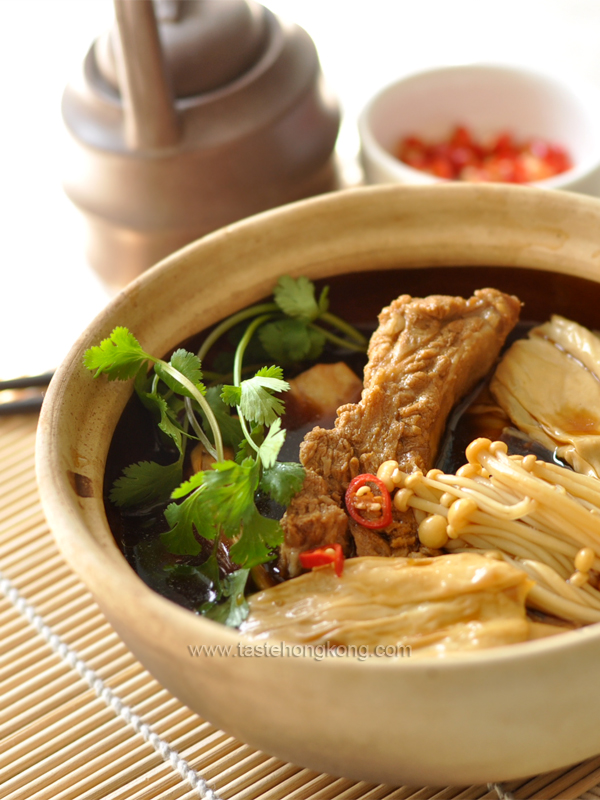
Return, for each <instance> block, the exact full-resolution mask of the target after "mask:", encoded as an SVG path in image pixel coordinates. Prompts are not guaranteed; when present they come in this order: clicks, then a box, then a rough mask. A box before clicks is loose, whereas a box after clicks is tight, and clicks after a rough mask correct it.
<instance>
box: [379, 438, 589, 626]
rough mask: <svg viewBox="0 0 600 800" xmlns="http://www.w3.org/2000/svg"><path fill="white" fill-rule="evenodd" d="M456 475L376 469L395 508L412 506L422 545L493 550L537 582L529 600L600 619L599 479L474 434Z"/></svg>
mask: <svg viewBox="0 0 600 800" xmlns="http://www.w3.org/2000/svg"><path fill="white" fill-rule="evenodd" d="M466 456H467V459H468V464H465V466H463V467H461V468H460V469H459V470H458V471H457V473H456V475H445V474H444V473H443V472H442V471H441V470H436V469H434V470H430V471H429V472H428V473H427V475H423V473H422V472H420V471H416V472H413V473H411V474H409V475H407V474H406V473H403V472H402V471H401V470H399V469H398V468H397V464H395V462H385V464H382V465H381V467H380V470H379V472H378V477H379V478H380V479H381V480H382V481H383V482H384V483H385V484H386V486H387V488H388V489H389V490H390V491H392V492H395V493H394V497H393V502H394V505H395V506H396V508H398V509H399V510H406V509H407V508H409V507H410V508H412V509H414V513H415V516H416V518H417V521H418V522H419V538H420V540H421V542H422V544H424V545H425V546H426V547H432V548H442V547H443V548H444V549H446V550H447V551H448V552H452V553H455V552H463V551H465V550H471V551H472V550H477V551H480V552H489V551H495V552H496V553H497V554H498V557H500V558H504V559H505V560H507V561H510V562H511V563H512V564H514V565H515V566H516V567H518V568H520V569H522V570H524V571H525V572H526V573H527V574H528V575H529V576H530V577H531V578H532V579H533V580H534V581H535V585H534V586H533V588H532V589H531V590H530V592H529V595H528V601H527V603H528V605H529V606H531V607H533V608H536V609H538V610H541V611H544V612H546V613H549V614H552V615H555V616H558V617H561V618H562V619H565V620H569V621H572V622H576V623H590V622H600V591H598V589H597V588H596V585H597V579H598V577H599V576H598V575H597V574H596V573H598V572H600V481H598V480H597V479H595V478H591V477H588V476H586V475H581V474H579V473H576V472H572V471H570V470H568V469H565V468H563V467H559V466H557V465H554V464H548V463H546V462H544V461H539V460H538V459H536V457H535V456H534V455H527V456H518V455H508V449H507V446H506V444H504V442H491V441H490V440H489V439H476V440H475V441H474V442H472V443H471V444H470V445H469V447H468V448H467V450H466Z"/></svg>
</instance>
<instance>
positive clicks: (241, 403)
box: [84, 277, 366, 625]
mask: <svg viewBox="0 0 600 800" xmlns="http://www.w3.org/2000/svg"><path fill="white" fill-rule="evenodd" d="M245 322H247V323H248V324H247V326H246V328H245V330H244V331H243V333H242V335H241V338H240V340H239V342H238V344H237V347H236V351H235V357H234V363H233V371H232V375H231V377H232V380H231V382H226V383H223V384H222V385H215V386H211V387H209V388H208V389H207V387H206V386H205V385H204V383H203V374H202V363H201V362H202V360H204V357H205V356H206V353H207V352H208V351H209V350H210V348H211V347H212V345H213V344H214V343H215V342H216V341H217V340H218V339H219V338H220V337H221V336H222V335H223V334H224V333H226V332H228V331H230V330H231V329H233V328H235V327H236V326H238V325H239V324H240V323H245ZM324 326H325V327H324ZM332 328H333V329H335V330H336V331H337V333H334V332H333V330H331V329H332ZM255 334H256V338H257V339H258V340H259V341H260V345H259V347H258V350H260V346H262V348H263V349H264V351H265V352H266V353H267V355H268V356H269V357H271V358H273V359H274V360H275V361H277V362H279V363H280V364H281V363H287V362H289V361H298V360H303V359H307V358H310V359H314V358H317V357H318V356H319V355H320V353H321V351H322V349H323V346H324V344H325V341H326V340H328V339H329V340H331V341H333V342H335V343H336V344H338V345H341V346H343V347H346V348H349V349H353V350H363V351H364V350H365V349H366V339H365V338H364V337H363V336H362V334H361V333H359V332H358V331H356V330H355V329H354V328H353V327H352V326H351V325H348V323H346V322H344V321H343V320H341V319H339V318H338V317H336V316H335V315H333V314H330V313H329V311H328V300H327V289H324V290H323V291H322V292H321V294H320V296H319V298H317V297H316V295H315V287H314V285H313V283H312V282H311V281H309V280H308V279H307V278H298V279H296V280H295V279H293V278H290V277H283V278H281V279H280V280H279V282H278V284H277V286H276V288H275V290H274V302H271V303H261V304H258V305H255V306H253V307H252V308H249V309H245V310H244V311H241V312H239V313H238V314H235V315H233V316H232V317H230V318H228V319H227V320H225V321H224V322H222V323H221V324H220V325H218V326H217V327H216V328H215V329H214V330H213V331H212V332H211V334H210V335H209V336H208V337H207V339H206V340H205V342H204V344H203V345H202V347H201V348H200V351H199V353H198V355H195V354H194V353H190V352H188V351H186V350H183V349H178V350H176V351H175V352H174V353H173V354H172V356H171V358H170V359H169V361H164V360H162V359H159V358H156V357H155V356H153V355H151V354H150V353H147V352H146V351H145V350H144V349H143V347H142V346H141V344H140V343H139V342H138V340H137V339H136V338H135V336H134V335H133V334H132V333H131V332H130V331H129V330H127V328H124V327H118V328H115V329H114V330H113V331H112V333H111V334H110V336H109V337H108V338H107V339H104V340H103V341H102V342H101V343H100V345H98V346H97V347H92V348H90V349H89V350H87V352H86V353H85V356H84V364H85V366H86V367H87V368H88V369H89V370H91V371H93V372H94V373H95V374H94V377H98V376H99V375H102V374H105V375H106V376H107V377H108V379H109V380H130V379H132V378H134V379H135V382H134V387H135V391H136V393H137V395H138V397H139V398H140V400H141V402H142V403H143V404H144V405H145V406H146V407H147V408H148V409H149V410H150V411H151V413H152V414H153V415H154V416H155V419H156V422H157V425H158V427H159V428H160V430H161V431H162V432H163V434H164V435H165V436H166V437H168V439H169V440H170V441H171V442H172V444H173V445H174V447H175V448H176V449H177V452H178V458H177V460H176V461H174V462H173V463H172V464H168V465H166V466H164V465H162V464H157V463H154V462H150V461H143V462H140V463H137V464H131V465H130V466H129V467H127V468H126V469H125V470H124V472H123V475H122V476H121V477H120V478H118V479H117V480H116V481H115V483H114V485H113V487H112V489H111V491H110V495H109V497H110V500H111V502H113V503H114V504H115V505H116V506H119V507H121V508H132V507H135V506H152V505H155V504H158V503H166V502H167V501H168V500H169V499H171V501H172V502H171V503H169V505H168V506H167V507H166V509H165V518H166V521H167V523H168V525H169V530H168V531H167V532H166V533H164V534H162V535H161V541H162V544H163V545H164V547H165V548H166V550H167V551H168V552H170V553H173V554H175V555H177V556H189V557H197V556H199V554H200V553H201V551H202V550H203V548H202V544H201V540H202V539H204V540H207V541H212V542H213V543H214V544H213V548H212V554H211V556H210V557H209V558H208V559H207V560H206V561H205V562H204V563H203V564H201V565H200V566H189V565H185V564H178V565H176V566H173V565H172V567H171V568H172V569H173V570H175V571H176V570H179V571H181V570H185V569H190V570H193V571H194V574H196V573H198V576H199V577H200V576H201V577H202V580H203V581H206V582H207V583H208V584H210V585H211V586H212V589H211V592H210V596H211V598H214V599H211V600H210V601H209V602H207V603H204V604H203V605H202V607H201V608H200V609H199V611H200V613H202V614H204V615H205V616H208V617H210V618H212V619H217V620H219V621H223V622H225V623H226V624H229V625H239V623H240V622H241V621H242V619H243V618H244V615H245V614H246V613H247V604H246V602H245V599H244V587H245V584H246V580H247V577H248V574H249V571H250V569H251V568H252V567H254V566H257V565H259V564H263V563H265V562H266V561H269V560H271V559H272V558H274V556H275V549H276V548H277V546H278V545H279V544H281V542H282V540H283V530H282V528H281V525H280V523H279V522H278V521H277V520H273V519H269V518H267V517H264V516H262V515H261V514H260V512H259V511H258V508H257V507H256V502H255V497H256V495H257V492H259V491H260V492H263V493H265V494H267V495H268V496H270V497H271V498H272V499H273V500H274V501H275V502H276V503H279V504H281V505H284V506H286V505H288V504H289V502H290V501H291V499H292V497H293V496H294V495H295V494H296V492H298V491H299V490H300V489H301V487H302V483H303V481H304V469H303V468H302V466H301V465H300V464H289V463H284V462H279V461H278V460H277V458H278V455H279V452H280V450H281V447H282V445H283V443H284V441H285V430H283V429H282V427H281V419H280V417H281V415H282V414H283V413H284V410H285V405H284V402H283V400H282V397H281V395H282V394H283V393H285V392H286V391H288V390H289V388H290V387H289V384H288V383H287V381H285V380H284V378H283V370H282V369H281V367H280V366H275V365H271V366H264V367H261V368H260V369H258V370H257V371H255V374H254V375H252V374H251V375H250V376H249V377H247V378H246V379H244V380H242V375H243V374H247V369H246V370H244V368H243V366H242V362H243V359H244V354H245V352H246V350H247V348H248V345H249V344H250V342H251V340H252V339H253V337H254V336H255ZM254 341H256V339H254ZM252 349H254V350H256V348H254V346H253V348H252ZM211 377H213V376H211ZM234 408H235V415H233V414H232V409H234ZM189 439H194V440H198V441H200V442H201V443H202V446H203V447H204V448H205V450H206V452H208V453H209V454H210V455H211V456H212V457H213V458H214V460H215V463H214V464H213V465H212V469H209V470H204V471H202V472H198V473H196V474H195V475H192V477H191V478H190V479H189V480H187V481H185V482H182V468H183V463H184V456H185V450H186V444H187V442H188V440H189ZM224 444H226V445H228V446H230V447H233V448H234V449H236V450H237V456H236V460H235V461H232V460H230V459H226V458H225V454H224ZM220 542H224V543H225V544H226V545H227V546H228V550H229V557H230V559H231V560H232V561H233V562H234V563H235V564H236V565H237V567H238V569H236V570H234V571H232V572H229V573H228V574H225V575H223V574H221V573H222V570H221V568H220V567H219V563H218V561H217V556H216V554H217V550H218V546H219V543H220Z"/></svg>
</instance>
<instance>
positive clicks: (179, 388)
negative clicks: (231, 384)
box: [154, 348, 206, 397]
mask: <svg viewBox="0 0 600 800" xmlns="http://www.w3.org/2000/svg"><path fill="white" fill-rule="evenodd" d="M163 364H164V362H162V363H161V362H160V361H159V362H158V363H157V364H155V366H154V371H155V372H156V374H157V375H158V376H159V377H160V379H161V380H162V381H164V382H165V383H166V384H167V386H168V387H169V389H172V390H173V391H174V392H177V394H181V395H183V396H184V397H193V395H192V394H191V392H190V391H189V389H187V388H186V387H185V386H183V385H182V384H181V383H179V381H178V380H177V378H175V377H173V375H170V374H169V373H168V372H167V371H166V370H165V368H164V365H163ZM169 364H170V366H172V367H173V368H174V369H176V370H177V371H178V372H181V374H182V375H183V376H184V377H185V378H187V379H188V380H189V381H190V382H191V383H193V384H194V386H195V387H196V388H197V389H198V391H199V392H200V393H201V394H205V392H206V388H205V386H204V384H203V383H202V370H201V369H200V359H199V358H198V356H197V355H195V353H190V352H189V351H188V350H183V349H181V348H180V349H179V350H176V351H175V352H174V353H173V355H172V356H171V359H170V361H169Z"/></svg>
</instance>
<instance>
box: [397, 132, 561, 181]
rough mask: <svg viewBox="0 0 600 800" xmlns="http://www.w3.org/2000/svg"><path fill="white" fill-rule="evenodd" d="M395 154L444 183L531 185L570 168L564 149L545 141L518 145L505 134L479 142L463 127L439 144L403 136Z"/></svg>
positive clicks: (532, 140) (525, 142) (509, 135)
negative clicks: (461, 181)
mask: <svg viewBox="0 0 600 800" xmlns="http://www.w3.org/2000/svg"><path fill="white" fill-rule="evenodd" d="M395 152H396V156H397V157H398V158H399V159H400V161H403V162H404V163H405V164H408V166H409V167H413V168H414V169H419V170H422V171H423V172H428V173H430V174H431V175H436V176H437V177H438V178H445V179H447V180H463V181H477V182H480V181H499V182H501V183H534V182H536V181H540V180H545V179H546V178H551V177H552V176H554V175H559V174H560V173H561V172H566V170H568V169H571V167H572V166H573V164H572V161H571V159H570V157H569V154H568V153H567V152H566V150H565V149H564V147H561V146H560V145H557V144H553V143H551V142H547V141H546V140H545V139H540V138H539V137H537V138H533V139H530V140H529V141H524V142H519V141H517V140H516V139H515V138H514V137H513V135H512V134H511V133H509V132H506V131H505V132H503V133H500V134H499V135H498V136H497V137H496V139H495V141H493V142H491V143H485V142H483V141H482V142H478V141H476V140H475V139H474V138H473V136H472V134H471V132H470V130H469V129H468V128H467V127H465V126H464V125H462V126H458V127H456V128H455V129H454V131H453V132H452V133H451V134H450V136H448V137H447V138H445V139H442V140H440V141H431V142H427V141H425V140H423V139H421V138H419V137H418V136H405V137H404V138H403V139H401V140H400V141H399V142H398V144H397V146H396V149H395Z"/></svg>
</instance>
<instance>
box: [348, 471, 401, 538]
mask: <svg viewBox="0 0 600 800" xmlns="http://www.w3.org/2000/svg"><path fill="white" fill-rule="evenodd" d="M373 487H375V488H376V489H377V494H375V492H374V491H373ZM346 510H347V511H348V514H350V516H351V517H352V519H353V520H355V521H356V522H358V523H360V524H361V525H363V526H364V527H365V528H371V529H374V530H377V529H379V528H386V527H387V526H388V525H389V524H390V522H391V521H392V498H391V496H390V493H389V492H388V490H387V489H386V487H385V484H384V483H383V481H381V480H379V478H378V477H377V476H376V475H371V474H370V473H368V472H364V473H362V475H357V476H356V477H355V478H353V479H352V480H351V481H350V484H349V486H348V488H347V490H346Z"/></svg>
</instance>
